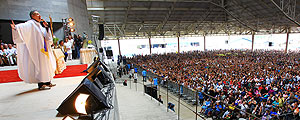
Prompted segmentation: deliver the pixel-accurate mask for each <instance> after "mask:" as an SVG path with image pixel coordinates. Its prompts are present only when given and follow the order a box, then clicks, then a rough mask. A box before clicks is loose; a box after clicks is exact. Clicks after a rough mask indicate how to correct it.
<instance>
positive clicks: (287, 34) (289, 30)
mask: <svg viewBox="0 0 300 120" xmlns="http://www.w3.org/2000/svg"><path fill="white" fill-rule="evenodd" d="M290 32H291V28H288V29H287V31H286V42H285V43H286V44H285V50H284V52H285V53H287V51H288V44H289V36H290Z"/></svg>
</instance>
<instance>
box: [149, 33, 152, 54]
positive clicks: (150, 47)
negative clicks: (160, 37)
mask: <svg viewBox="0 0 300 120" xmlns="http://www.w3.org/2000/svg"><path fill="white" fill-rule="evenodd" d="M149 49H150V55H151V54H152V45H151V37H150V36H149Z"/></svg>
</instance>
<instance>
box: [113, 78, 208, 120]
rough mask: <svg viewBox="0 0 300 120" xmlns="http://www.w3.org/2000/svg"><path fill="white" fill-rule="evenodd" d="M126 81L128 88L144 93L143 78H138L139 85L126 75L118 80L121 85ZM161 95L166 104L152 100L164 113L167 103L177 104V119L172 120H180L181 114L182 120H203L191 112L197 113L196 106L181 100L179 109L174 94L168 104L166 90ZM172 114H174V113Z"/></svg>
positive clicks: (160, 91)
mask: <svg viewBox="0 0 300 120" xmlns="http://www.w3.org/2000/svg"><path fill="white" fill-rule="evenodd" d="M124 80H128V86H127V88H129V89H131V90H133V91H136V92H137V93H144V87H143V82H142V76H140V75H139V76H138V83H137V84H136V83H133V82H132V81H130V80H129V78H128V75H125V76H122V78H119V79H118V80H117V83H121V82H122V81H124ZM144 84H151V83H150V82H148V81H147V82H145V83H144ZM159 94H160V95H161V96H162V100H163V101H164V104H159V102H158V101H156V100H154V99H152V101H155V102H156V104H154V105H155V106H157V107H162V108H163V109H164V111H167V103H168V102H171V103H173V104H175V108H174V109H175V113H176V117H175V118H174V117H172V120H178V114H179V117H180V119H182V120H203V119H202V118H200V117H199V116H197V119H196V115H195V114H194V113H193V112H192V111H191V110H193V111H196V106H195V105H190V104H187V103H186V102H185V101H183V100H181V102H180V103H181V104H180V107H179V104H178V97H177V96H175V95H173V94H172V93H169V94H168V102H167V91H166V89H164V88H160V89H159V91H158V95H159ZM145 96H146V95H145ZM118 99H119V98H118ZM119 100H120V99H119ZM119 106H120V105H119ZM190 109H191V110H190ZM200 109H201V107H200V106H198V108H197V111H200ZM120 110H121V107H120ZM178 111H179V113H178ZM169 112H170V110H169ZM172 113H174V112H172ZM205 119H207V120H211V118H205Z"/></svg>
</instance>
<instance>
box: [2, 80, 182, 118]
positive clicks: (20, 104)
mask: <svg viewBox="0 0 300 120" xmlns="http://www.w3.org/2000/svg"><path fill="white" fill-rule="evenodd" d="M84 77H85V76H78V77H68V78H56V79H54V80H53V83H55V84H56V86H55V87H53V88H51V89H50V90H38V89H37V84H26V83H24V82H12V83H2V84H0V91H1V92H0V106H1V107H0V120H62V118H63V117H56V115H57V113H58V112H57V111H56V108H58V106H59V105H60V104H61V102H62V101H63V100H64V99H65V98H66V97H67V96H68V95H69V94H70V93H71V92H72V91H73V90H74V89H75V88H76V87H77V86H78V85H79V83H80V82H81V81H82V79H83V78H84ZM139 87H140V88H139V90H142V86H139ZM116 88H117V92H116V93H117V100H118V107H119V115H120V120H145V119H147V120H173V119H176V118H177V117H176V113H174V112H166V109H165V107H164V106H163V105H158V102H157V101H155V100H151V98H150V97H149V96H147V95H144V94H143V92H141V91H139V92H136V91H135V89H134V87H132V89H130V88H129V86H127V87H124V86H122V85H120V84H117V85H116Z"/></svg>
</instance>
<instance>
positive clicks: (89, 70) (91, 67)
mask: <svg viewBox="0 0 300 120" xmlns="http://www.w3.org/2000/svg"><path fill="white" fill-rule="evenodd" d="M99 63H100V59H99V58H98V57H96V58H94V62H93V63H92V64H91V65H90V66H89V67H88V68H87V69H86V72H88V73H90V72H92V71H93V70H94V69H95V68H96V67H97V66H98V65H99Z"/></svg>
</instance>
